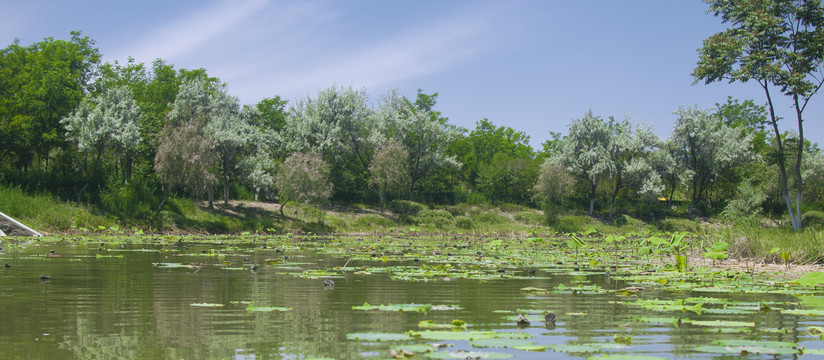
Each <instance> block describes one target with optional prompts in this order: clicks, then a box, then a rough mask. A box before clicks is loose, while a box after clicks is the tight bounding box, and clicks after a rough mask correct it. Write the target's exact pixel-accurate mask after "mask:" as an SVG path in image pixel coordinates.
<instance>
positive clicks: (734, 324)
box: [691, 320, 755, 327]
mask: <svg viewBox="0 0 824 360" xmlns="http://www.w3.org/2000/svg"><path fill="white" fill-rule="evenodd" d="M691 323H692V324H693V325H695V326H712V327H755V323H754V322H747V321H729V320H711V321H708V320H693V321H691Z"/></svg>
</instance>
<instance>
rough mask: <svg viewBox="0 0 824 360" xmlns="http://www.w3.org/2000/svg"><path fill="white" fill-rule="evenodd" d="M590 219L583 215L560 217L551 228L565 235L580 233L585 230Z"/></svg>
mask: <svg viewBox="0 0 824 360" xmlns="http://www.w3.org/2000/svg"><path fill="white" fill-rule="evenodd" d="M590 219H591V218H590V217H589V216H583V215H573V216H562V217H560V218H559V219H558V222H557V223H556V224H554V226H553V228H554V229H555V230H558V231H561V232H565V233H573V232H581V231H584V230H585V228H586V227H587V224H589V222H590Z"/></svg>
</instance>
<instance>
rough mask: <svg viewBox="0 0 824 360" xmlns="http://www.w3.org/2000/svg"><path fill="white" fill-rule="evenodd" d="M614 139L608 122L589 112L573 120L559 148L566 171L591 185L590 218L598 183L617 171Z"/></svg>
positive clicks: (593, 208) (593, 209)
mask: <svg viewBox="0 0 824 360" xmlns="http://www.w3.org/2000/svg"><path fill="white" fill-rule="evenodd" d="M611 137H612V131H611V130H610V128H609V126H608V125H607V123H606V122H604V121H603V119H601V118H600V117H598V116H595V115H593V114H592V111H591V110H590V111H588V112H587V113H586V114H584V116H583V117H581V118H580V119H576V120H574V121H572V124H571V125H570V126H569V135H568V136H567V138H566V139H565V140H564V141H563V144H562V145H561V148H560V156H561V159H562V161H563V165H564V168H565V169H566V170H567V171H568V172H569V173H571V174H573V175H575V176H577V177H579V178H580V179H581V180H583V181H586V182H587V183H588V184H589V188H590V190H589V212H588V214H589V216H592V214H593V212H594V211H595V196H596V190H597V188H598V183H599V182H600V181H601V180H603V179H604V178H606V177H608V176H609V175H610V174H611V173H612V172H613V171H614V170H615V164H614V162H613V161H612V159H611V158H610V152H609V147H610V141H611Z"/></svg>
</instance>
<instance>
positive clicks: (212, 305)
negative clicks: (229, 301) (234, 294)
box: [189, 303, 223, 307]
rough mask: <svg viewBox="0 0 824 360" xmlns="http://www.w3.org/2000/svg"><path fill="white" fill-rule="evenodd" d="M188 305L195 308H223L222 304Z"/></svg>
mask: <svg viewBox="0 0 824 360" xmlns="http://www.w3.org/2000/svg"><path fill="white" fill-rule="evenodd" d="M189 305H191V306H197V307H223V304H211V303H195V304H189Z"/></svg>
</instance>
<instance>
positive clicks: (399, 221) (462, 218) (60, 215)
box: [0, 187, 824, 263]
mask: <svg viewBox="0 0 824 360" xmlns="http://www.w3.org/2000/svg"><path fill="white" fill-rule="evenodd" d="M279 210H280V206H279V205H278V204H272V203H262V202H251V201H245V202H241V201H232V202H230V203H229V204H228V205H224V204H223V203H220V202H219V203H216V204H215V208H214V209H208V208H207V207H206V204H205V203H196V202H193V201H191V200H188V199H174V198H173V199H170V200H169V202H168V204H167V205H166V206H165V207H164V210H163V211H161V212H160V213H157V214H153V215H151V216H147V217H146V219H143V220H135V219H118V218H116V217H113V216H111V215H107V214H103V213H101V212H100V211H98V210H97V209H95V208H93V207H92V208H87V207H85V206H82V205H78V204H76V203H72V202H65V201H61V200H59V199H57V198H55V197H53V196H50V195H47V194H34V195H32V194H26V193H24V192H23V191H21V190H20V189H17V188H7V187H0V211H2V212H4V213H6V214H7V215H9V216H12V217H14V218H16V219H17V220H19V221H21V222H22V223H24V224H26V225H28V226H30V227H32V228H34V229H35V230H38V231H40V232H44V233H49V234H72V233H91V232H109V233H111V232H116V233H127V234H128V233H131V232H138V231H141V232H143V233H197V234H241V233H258V234H286V233H294V234H305V233H320V234H324V233H336V234H407V235H408V234H440V235H450V234H463V235H483V236H512V235H519V236H533V235H540V236H544V235H555V234H573V233H578V234H581V233H587V234H624V235H627V234H629V235H632V234H652V233H668V232H676V231H678V232H686V233H688V234H691V235H692V236H691V238H693V239H695V241H692V243H691V248H692V250H693V252H695V253H699V254H700V252H701V251H703V250H704V249H705V248H706V247H709V246H711V244H713V243H715V242H718V241H723V242H726V243H728V244H729V245H730V250H729V253H730V255H731V256H734V257H746V258H754V259H756V260H758V261H766V262H783V261H785V260H787V259H786V257H788V256H789V257H790V261H792V262H795V263H812V262H821V261H822V254H824V241H822V240H824V232H822V230H821V229H822V227H821V226H810V227H809V228H807V229H805V230H804V231H803V232H801V233H794V232H793V231H792V230H791V229H789V227H788V226H779V225H777V224H775V223H772V222H768V221H750V222H740V223H724V222H721V221H720V220H717V219H706V218H705V219H688V218H682V217H671V218H663V219H658V220H656V221H654V222H644V221H641V220H638V219H635V218H632V217H629V216H627V215H619V217H618V218H616V219H615V220H614V221H607V220H606V219H597V218H592V217H588V216H585V215H578V214H563V215H562V216H560V217H559V218H558V219H556V221H555V222H554V223H553V225H552V226H548V225H546V221H545V218H544V214H543V212H541V211H539V210H535V209H531V208H528V207H524V206H517V205H508V204H504V205H500V206H491V205H487V204H476V205H470V204H457V205H445V206H439V207H434V208H430V207H428V206H426V205H423V204H419V203H414V202H409V201H396V202H394V203H392V204H390V206H388V208H387V210H386V211H384V212H381V211H380V210H379V208H377V207H374V206H367V205H347V206H342V205H333V206H331V207H329V208H327V209H319V208H317V207H313V206H307V205H298V204H292V203H289V204H287V206H286V207H285V209H284V215H285V216H281V214H280V211H279ZM782 254H784V258H782Z"/></svg>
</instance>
